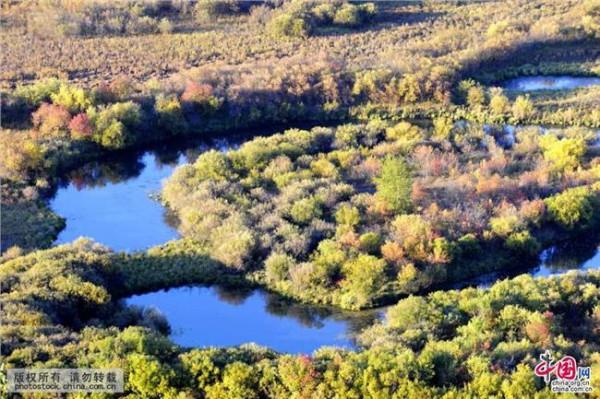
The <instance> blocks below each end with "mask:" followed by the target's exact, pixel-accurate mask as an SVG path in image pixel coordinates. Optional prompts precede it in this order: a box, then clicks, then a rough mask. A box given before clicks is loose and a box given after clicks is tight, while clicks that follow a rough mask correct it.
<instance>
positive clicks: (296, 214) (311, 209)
mask: <svg viewBox="0 0 600 399" xmlns="http://www.w3.org/2000/svg"><path fill="white" fill-rule="evenodd" d="M322 215H323V210H322V209H321V203H320V201H319V200H318V199H317V198H315V197H309V198H303V199H301V200H298V201H296V202H295V203H294V204H293V205H292V208H291V210H290V216H291V217H292V220H293V221H294V222H296V223H298V224H308V223H310V222H311V221H313V220H314V219H318V218H320V217H321V216H322Z"/></svg>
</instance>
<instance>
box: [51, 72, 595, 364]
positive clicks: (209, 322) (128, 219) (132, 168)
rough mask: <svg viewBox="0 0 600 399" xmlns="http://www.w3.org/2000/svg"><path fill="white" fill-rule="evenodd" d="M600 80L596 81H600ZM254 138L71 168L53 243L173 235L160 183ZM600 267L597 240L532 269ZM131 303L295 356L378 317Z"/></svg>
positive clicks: (190, 326)
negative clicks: (210, 153)
mask: <svg viewBox="0 0 600 399" xmlns="http://www.w3.org/2000/svg"><path fill="white" fill-rule="evenodd" d="M520 79H521V80H520V81H519V82H520V83H510V82H509V83H507V86H511V85H515V87H526V88H527V90H536V89H535V87H537V86H535V84H536V83H535V79H541V78H535V77H529V78H520ZM527 79H528V80H527ZM543 79H548V77H544V78H543ZM586 79H587V78H586ZM558 82H560V81H558ZM586 82H587V81H586ZM595 84H600V79H599V81H598V82H597V83H595ZM519 85H520V86H519ZM556 85H557V86H559V85H562V83H556ZM278 130H279V131H280V130H283V129H278ZM266 133H269V132H266ZM253 136H256V133H255V132H254V133H253ZM250 137H251V135H239V136H227V138H221V139H213V140H204V141H194V142H186V143H179V144H176V145H172V144H171V145H163V146H160V147H156V148H153V149H150V150H147V151H138V152H127V153H123V154H120V155H118V156H113V157H110V158H105V159H103V160H102V161H99V162H92V163H89V164H87V165H85V166H83V167H81V168H79V169H77V170H74V171H72V172H70V173H69V174H68V175H67V176H64V179H63V183H62V184H61V185H60V186H59V188H58V189H57V192H56V194H55V196H54V197H53V199H52V200H51V202H50V206H51V208H52V209H53V210H54V211H55V212H57V213H58V214H59V215H61V216H63V217H65V218H66V220H67V226H66V228H65V229H64V230H63V231H62V232H61V234H60V236H59V237H58V240H57V242H56V243H57V244H59V243H65V242H70V241H72V240H74V239H75V238H77V237H79V236H88V237H91V238H93V239H94V240H95V241H97V242H100V243H102V244H105V245H107V246H109V247H111V248H113V249H115V250H121V251H138V250H144V249H146V248H148V247H151V246H154V245H158V244H161V243H164V242H166V241H168V240H171V239H175V238H177V237H178V233H177V230H176V228H175V226H176V224H177V221H176V219H175V218H174V216H173V215H171V214H170V213H169V212H168V211H167V210H166V209H165V208H163V207H162V206H161V205H160V203H159V202H158V201H157V200H156V195H157V193H158V192H159V191H160V189H161V185H162V182H163V181H164V179H165V178H167V177H168V176H169V175H171V173H172V172H173V169H174V168H175V167H177V166H178V165H181V164H184V163H187V162H193V161H194V160H195V159H196V157H197V156H198V155H199V154H200V153H201V152H203V151H206V150H208V149H218V150H220V151H228V150H230V149H232V148H236V147H238V146H239V145H240V144H241V143H243V142H244V141H245V140H248V139H249V138H250ZM597 267H600V252H599V251H598V240H597V239H595V240H591V242H589V243H585V242H579V243H576V244H565V245H564V246H557V247H553V248H551V249H548V250H546V251H544V252H543V253H542V255H541V257H540V262H539V264H538V266H537V267H535V268H533V269H531V270H530V273H531V274H532V275H534V276H548V275H553V274H559V273H564V272H565V271H567V270H571V269H589V268H597ZM503 277H506V275H502V274H498V273H494V274H489V275H486V276H481V277H478V278H477V279H473V280H469V281H464V282H462V283H461V284H457V285H456V287H460V286H465V285H476V286H487V285H490V284H492V283H493V282H494V281H496V280H497V279H499V278H503ZM126 301H127V303H128V304H131V305H137V306H154V307H156V308H158V309H159V310H160V311H161V312H162V313H163V314H164V315H165V316H166V318H167V320H168V321H169V324H170V326H171V329H172V339H173V340H174V341H175V342H176V343H178V344H180V345H183V346H198V347H200V346H231V345H239V344H242V343H248V342H255V343H257V344H260V345H264V346H269V347H271V348H273V349H275V350H279V351H283V352H290V353H307V352H312V351H314V350H315V349H317V348H319V347H321V346H324V345H335V346H340V347H347V348H353V347H354V342H353V339H352V335H353V333H355V332H358V331H360V330H361V329H362V328H363V327H364V326H366V325H368V324H370V323H372V322H373V320H374V319H375V318H377V317H380V315H381V310H374V311H371V312H361V313H356V312H341V311H339V310H334V309H328V308H322V307H315V306H308V305H301V304H297V303H290V302H288V301H285V300H283V299H281V298H279V297H277V296H274V295H270V294H268V293H265V292H263V291H261V290H252V291H239V290H236V291H231V290H227V289H224V288H220V287H198V286H195V287H180V288H174V289H170V290H163V291H157V292H153V293H147V294H143V295H136V296H133V297H130V298H128V299H127V300H126Z"/></svg>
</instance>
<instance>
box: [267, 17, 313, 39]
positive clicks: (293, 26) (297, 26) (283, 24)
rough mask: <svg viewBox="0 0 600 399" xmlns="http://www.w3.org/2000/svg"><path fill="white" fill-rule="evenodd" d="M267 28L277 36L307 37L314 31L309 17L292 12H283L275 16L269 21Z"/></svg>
mask: <svg viewBox="0 0 600 399" xmlns="http://www.w3.org/2000/svg"><path fill="white" fill-rule="evenodd" d="M267 29H268V31H269V32H270V33H271V34H272V35H274V36H276V37H299V38H306V37H308V36H310V34H311V32H312V26H311V24H310V22H309V21H308V20H307V19H305V18H303V17H302V16H297V15H291V14H281V15H278V16H275V17H273V18H272V19H271V20H270V21H269V24H268V25H267Z"/></svg>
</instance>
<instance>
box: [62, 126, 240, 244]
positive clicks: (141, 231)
mask: <svg viewBox="0 0 600 399" xmlns="http://www.w3.org/2000/svg"><path fill="white" fill-rule="evenodd" d="M247 139H248V137H247V136H246V135H238V136H228V137H227V138H221V139H214V140H203V141H194V142H186V143H175V144H169V145H164V146H161V147H157V148H154V149H152V150H149V151H145V152H135V151H134V152H125V153H123V154H119V155H117V156H111V157H108V158H104V159H102V161H98V162H91V163H88V164H86V165H84V166H83V167H81V168H79V169H76V170H73V171H71V172H70V173H69V174H68V175H67V176H64V178H63V182H62V184H60V186H59V188H58V189H57V191H56V194H55V195H54V197H53V198H52V199H51V200H50V207H51V208H52V210H54V212H56V213H58V214H59V215H61V216H62V217H64V218H65V219H66V228H65V229H64V230H63V231H61V233H60V234H59V236H58V238H57V240H56V244H62V243H67V242H71V241H73V240H74V239H76V238H77V237H80V236H86V237H91V238H93V239H94V240H95V241H97V242H99V243H102V244H104V245H107V246H108V247H110V248H112V249H114V250H118V251H136V250H144V249H146V248H149V247H151V246H154V245H158V244H162V243H165V242H167V241H169V240H172V239H175V238H177V237H178V233H177V230H176V228H175V226H176V224H177V221H176V219H175V217H174V216H173V215H172V214H170V213H169V212H168V210H166V209H165V208H164V207H163V206H162V205H161V204H160V202H159V201H158V200H157V194H158V193H159V192H160V189H161V186H162V182H163V181H164V180H165V179H166V178H167V177H169V176H170V175H171V174H172V173H173V170H174V169H175V168H176V167H177V166H179V165H182V164H184V163H188V162H193V161H194V160H195V159H196V158H197V157H198V155H199V154H200V153H202V152H203V151H206V150H208V149H217V150H220V151H228V150H229V149H231V148H236V147H238V146H239V145H240V144H241V143H243V142H244V141H245V140H247Z"/></svg>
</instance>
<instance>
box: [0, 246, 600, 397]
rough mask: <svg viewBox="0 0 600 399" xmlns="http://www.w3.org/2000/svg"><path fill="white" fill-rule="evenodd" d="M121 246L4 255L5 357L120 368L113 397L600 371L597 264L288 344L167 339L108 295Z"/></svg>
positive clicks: (436, 383)
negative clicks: (316, 345) (304, 344)
mask: <svg viewBox="0 0 600 399" xmlns="http://www.w3.org/2000/svg"><path fill="white" fill-rule="evenodd" d="M120 256H121V255H118V254H112V253H111V252H109V251H108V250H106V249H105V248H103V247H101V246H99V245H97V244H93V243H92V242H89V241H84V240H80V241H77V242H75V243H73V244H69V245H65V246H61V247H56V248H53V249H49V250H44V251H38V252H35V253H32V254H29V255H27V256H23V257H16V258H14V259H12V260H6V259H5V260H4V262H3V263H1V264H0V277H1V279H0V281H2V290H1V292H2V293H1V294H0V303H1V304H2V307H3V312H4V320H5V322H4V323H3V325H2V328H1V329H0V336H1V337H2V341H3V345H2V356H3V360H4V362H5V364H6V366H7V367H26V368H27V367H42V368H43V367H92V368H106V367H122V368H123V369H124V371H125V374H126V378H125V381H126V385H125V392H124V394H123V395H134V396H142V397H147V398H192V397H207V398H240V399H242V398H243V399H247V398H289V397H336V396H339V397H385V398H387V397H414V398H422V397H424V396H427V397H435V398H437V397H449V396H450V397H455V396H457V397H462V396H473V397H488V396H490V395H495V396H498V397H501V398H515V397H534V396H535V397H550V396H551V395H552V393H550V392H549V388H548V387H547V386H546V385H545V384H544V382H543V380H541V379H539V378H537V377H535V375H534V373H533V368H534V367H535V365H536V364H537V362H538V357H539V355H540V354H541V353H542V352H543V351H545V350H550V351H551V352H552V354H553V355H554V357H555V359H557V358H560V357H561V356H564V355H570V356H573V357H575V358H576V360H577V362H578V365H582V366H591V367H592V385H595V384H596V383H597V377H595V374H596V373H595V371H597V370H596V369H597V368H598V362H599V361H600V359H598V356H596V352H597V351H598V345H599V344H600V342H598V336H597V335H596V334H593V333H592V331H594V330H595V329H596V328H597V325H598V318H599V315H598V314H599V308H600V302H599V300H600V274H599V273H598V272H596V271H590V272H588V273H586V274H576V273H571V274H568V275H564V276H561V277H555V278H547V279H533V278H531V277H529V276H521V277H518V278H516V279H513V280H506V281H502V282H499V283H496V284H495V285H493V286H492V287H490V288H489V289H475V288H468V289H464V290H461V291H445V292H435V293H432V294H430V295H429V296H427V297H409V298H407V299H404V300H402V301H400V302H399V303H398V304H397V305H395V306H393V307H391V308H390V309H389V310H388V311H387V314H386V318H385V320H384V321H383V322H382V323H381V324H379V325H375V326H373V327H371V328H369V329H367V330H366V331H365V332H363V333H362V335H361V342H362V345H363V346H362V348H361V349H360V350H358V351H348V350H343V349H336V348H321V349H319V350H318V351H316V352H315V353H313V354H304V355H286V354H279V353H276V352H273V351H271V350H269V349H266V348H261V347H257V346H253V345H247V346H242V347H237V348H222V349H217V348H206V349H184V348H180V347H178V346H176V345H174V344H173V343H172V342H171V341H169V340H168V339H167V338H166V337H165V336H164V335H163V334H165V333H167V332H168V331H169V326H168V324H167V323H166V321H165V320H164V318H163V317H162V316H161V315H160V314H158V313H156V312H155V311H152V310H149V309H141V308H135V307H125V306H123V305H122V304H120V303H118V302H116V301H115V299H116V296H115V295H114V294H115V293H114V291H113V290H114V288H115V287H118V286H122V284H123V283H124V281H123V280H120V279H119V278H120V277H117V276H119V273H118V271H119V269H120V266H119V262H120V260H119V259H120ZM130 277H131V276H130ZM125 283H126V282H125ZM207 328H210V326H207ZM384 376H385V378H384Z"/></svg>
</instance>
